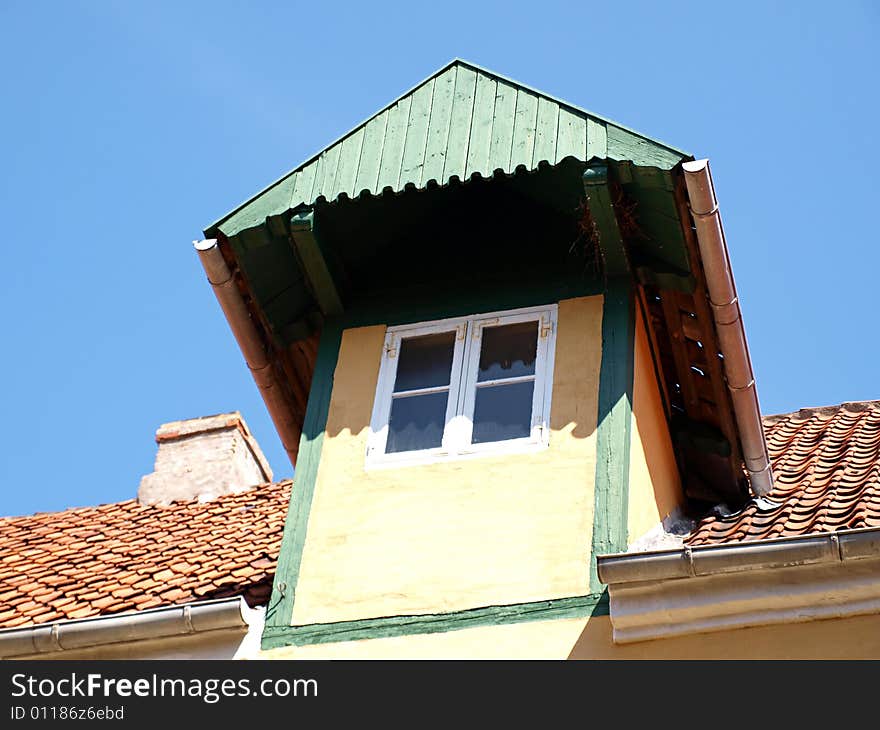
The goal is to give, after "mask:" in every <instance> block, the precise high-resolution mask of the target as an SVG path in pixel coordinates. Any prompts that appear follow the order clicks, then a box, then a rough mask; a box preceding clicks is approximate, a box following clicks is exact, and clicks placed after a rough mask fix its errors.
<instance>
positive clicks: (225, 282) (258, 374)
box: [193, 238, 301, 467]
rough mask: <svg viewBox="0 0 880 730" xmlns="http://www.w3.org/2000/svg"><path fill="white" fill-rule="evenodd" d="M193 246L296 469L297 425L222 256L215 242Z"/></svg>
mask: <svg viewBox="0 0 880 730" xmlns="http://www.w3.org/2000/svg"><path fill="white" fill-rule="evenodd" d="M193 245H194V246H195V249H196V251H197V252H198V254H199V258H200V259H201V261H202V266H203V267H204V269H205V273H206V274H207V275H208V282H209V283H210V284H211V288H212V289H213V290H214V294H215V295H216V297H217V301H218V302H220V307H221V308H222V309H223V314H225V315H226V321H227V322H228V323H229V327H230V329H231V330H232V334H233V335H235V339H236V341H237V342H238V346H239V348H240V349H241V352H242V354H243V355H244V359H245V362H246V363H247V366H248V368H249V369H250V371H251V375H252V376H253V378H254V381H255V382H256V384H257V388H258V389H259V391H260V395H261V396H262V397H263V402H264V403H265V404H266V408H268V409H269V415H270V416H271V417H272V422H273V423H274V424H275V429H276V430H277V431H278V435H279V437H280V438H281V443H282V445H283V446H284V450H285V451H286V452H287V456H288V458H289V459H290V463H291V464H293V465H294V467H295V466H296V454H297V451H298V450H299V437H300V434H301V427H300V424H299V423H298V421H297V419H296V417H295V416H294V414H293V411H292V410H291V408H290V404H289V403H288V402H287V399H286V398H285V397H284V394H283V393H282V392H281V386H280V384H279V383H278V381H277V379H276V376H275V369H274V368H273V367H272V363H271V362H270V361H269V357H268V355H267V353H266V348H265V347H264V346H263V342H262V340H261V339H260V335H259V333H258V332H257V328H256V327H255V326H254V323H253V321H252V320H251V316H250V313H249V312H248V310H247V306H246V305H245V303H244V299H242V296H241V292H239V290H238V287H237V286H236V284H235V280H234V279H233V276H232V272H231V271H230V270H229V266H227V265H226V261H225V260H224V258H223V254H221V253H220V247H219V246H218V245H217V239H216V238H208V239H205V240H204V241H193Z"/></svg>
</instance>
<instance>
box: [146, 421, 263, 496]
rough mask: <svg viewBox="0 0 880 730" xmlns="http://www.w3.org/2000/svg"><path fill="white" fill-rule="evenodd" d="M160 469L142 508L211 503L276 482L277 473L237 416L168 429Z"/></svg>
mask: <svg viewBox="0 0 880 730" xmlns="http://www.w3.org/2000/svg"><path fill="white" fill-rule="evenodd" d="M156 443H157V444H159V450H158V452H157V453H156V464H155V466H154V467H153V473H152V474H147V475H146V476H145V477H144V478H143V479H141V485H140V487H139V488H138V502H140V503H141V504H169V503H170V502H174V501H176V500H184V501H192V500H198V501H199V502H207V501H209V500H212V499H215V498H217V497H219V496H221V495H223V494H232V493H235V492H244V491H246V490H248V489H250V488H252V487H255V486H256V485H258V484H264V483H266V482H271V481H272V470H271V469H270V468H269V463H268V462H267V461H266V457H265V456H263V452H262V451H260V447H259V446H258V445H257V442H256V440H255V439H254V437H253V436H252V435H251V432H250V431H249V430H248V427H247V424H246V423H245V422H244V419H243V418H242V417H241V414H240V413H239V412H238V411H234V412H232V413H221V414H219V415H217V416H204V417H202V418H190V419H187V420H185V421H172V422H171V423H163V424H162V425H161V426H160V427H159V430H158V431H156Z"/></svg>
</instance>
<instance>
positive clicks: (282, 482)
mask: <svg viewBox="0 0 880 730" xmlns="http://www.w3.org/2000/svg"><path fill="white" fill-rule="evenodd" d="M288 484H290V485H292V484H293V479H292V478H290V477H288V478H287V479H278V480H276V481H272V482H261V483H260V484H255V485H253V486H251V487H248V488H247V489H245V490H243V491H241V492H230V493H229V494H221V495H220V496H219V497H215V498H214V499H211V500H208V501H205V502H200V501H198V500H197V499H176V500H174V501H173V502H170V503H168V504H144V505H140V506H141V507H143V508H144V509H158V510H168V509H169V508H174V507H180V506H182V505H194V506H200V505H211V504H215V503H217V502H218V501H220V500H227V501H232V499H234V498H236V497H242V496H243V495H247V494H252V493H254V492H258V491H260V490H266V491H268V488H270V487H284V486H287V485H288ZM132 503H134V504H135V505H136V504H137V503H138V501H137V498H136V497H133V498H131V499H123V500H120V501H119V502H101V503H100V504H91V505H81V506H78V507H67V508H66V509H60V510H47V511H44V512H31V513H29V514H24V515H5V516H0V525H3V524H8V523H10V522H12V521H17V520H29V519H32V518H34V517H47V516H50V515H69V514H75V513H79V512H95V511H99V510H101V509H102V508H104V507H121V506H123V505H126V506H130V505H131V504H132Z"/></svg>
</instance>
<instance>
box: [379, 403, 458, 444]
mask: <svg viewBox="0 0 880 730" xmlns="http://www.w3.org/2000/svg"><path fill="white" fill-rule="evenodd" d="M448 396H449V393H448V391H447V392H443V393H428V394H426V395H411V396H408V397H406V398H394V399H393V400H392V401H391V418H390V420H389V423H388V442H387V444H386V446H385V453H386V454H393V453H396V452H398V451H415V450H416V449H432V448H436V447H437V446H440V445H441V442H442V440H443V428H444V426H445V425H446V401H447V399H448Z"/></svg>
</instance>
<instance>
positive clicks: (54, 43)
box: [0, 0, 880, 514]
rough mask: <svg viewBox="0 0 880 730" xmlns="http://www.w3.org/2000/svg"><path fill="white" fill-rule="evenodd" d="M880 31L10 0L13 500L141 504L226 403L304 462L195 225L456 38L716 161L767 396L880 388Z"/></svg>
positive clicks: (786, 400)
mask: <svg viewBox="0 0 880 730" xmlns="http://www.w3.org/2000/svg"><path fill="white" fill-rule="evenodd" d="M722 5H723V7H722ZM716 6H717V7H716ZM878 32H880V10H878V6H877V5H876V4H875V3H873V2H871V1H870V0H866V1H865V2H838V3H835V4H833V6H829V5H828V4H827V3H814V2H804V3H790V4H787V5H786V4H773V3H747V2H737V3H724V4H721V3H705V2H701V3H692V4H691V3H649V2H645V3H638V2H629V3H608V2H603V3H591V2H577V3H574V2H571V3H560V2H552V1H550V0H545V2H542V3H538V4H534V3H529V4H521V5H519V4H516V3H509V2H508V3H474V2H467V3H464V2H449V1H448V2H444V3H413V2H405V3H399V4H395V3H382V2H374V3H357V4H355V3H351V4H340V3H332V4H330V3H294V2H288V3H282V2H277V3H269V2H250V3H247V4H245V3H238V2H218V1H214V2H210V3H200V2H187V3H176V2H175V3H171V2H162V1H159V0H156V1H154V2H150V3H135V2H125V3H123V2H100V1H98V0H95V1H93V2H75V1H74V0H71V1H69V2H64V3H61V2H46V1H34V0H30V1H28V2H20V1H18V0H3V2H2V3H0V64H2V68H3V72H2V75H0V92H2V104H3V110H4V111H3V114H2V116H0V140H2V143H0V145H2V146H0V161H2V167H3V174H2V176H0V214H2V220H3V223H4V226H3V245H2V251H3V256H4V262H3V264H4V265H3V269H4V271H3V278H2V281H3V283H2V286H0V313H2V314H0V316H2V326H3V335H4V337H3V343H4V346H3V355H4V356H3V357H2V358H0V383H2V387H3V398H2V403H3V404H4V409H3V418H2V421H0V443H2V444H3V451H2V456H0V514H25V513H29V512H34V511H48V510H57V509H63V508H65V507H69V506H78V505H88V504H97V503H101V502H110V501H118V500H123V499H128V498H131V497H133V496H134V495H135V493H136V490H137V486H138V482H139V480H140V478H141V476H142V475H144V474H146V473H148V472H150V471H151V470H152V463H153V458H154V456H155V449H156V447H155V443H154V442H153V435H154V432H155V430H156V428H157V427H158V426H159V424H161V423H163V422H166V421H170V420H175V419H179V418H189V417H194V416H198V415H204V414H211V413H218V412H221V411H227V410H235V409H238V410H240V411H242V413H243V414H244V416H245V419H246V420H247V421H248V423H249V425H250V427H251V429H252V430H253V431H254V433H255V435H256V437H257V439H258V440H259V442H260V444H261V445H262V447H263V449H264V451H265V452H266V454H267V456H268V458H269V461H270V463H271V464H272V466H273V468H274V469H275V471H276V476H279V477H283V476H289V475H290V474H291V472H292V469H291V467H290V465H289V463H288V462H287V461H286V457H285V456H284V452H283V450H282V449H281V446H280V443H279V441H278V439H277V437H276V436H275V434H274V431H273V429H272V425H271V422H270V421H269V418H268V415H267V414H266V413H265V409H264V407H263V405H262V401H261V400H260V398H259V395H258V393H257V390H256V387H255V386H254V384H253V381H252V380H251V378H250V375H249V374H248V372H247V368H246V367H245V365H244V362H243V360H242V358H241V355H240V353H239V352H238V350H237V348H236V345H235V343H234V340H233V338H232V336H231V334H230V333H229V331H228V329H227V326H226V324H225V321H224V320H223V318H222V315H221V313H220V310H219V307H218V305H217V303H216V301H215V299H214V297H213V295H212V294H211V292H210V289H209V288H208V285H207V283H206V282H205V280H204V275H203V272H202V271H201V268H200V266H199V263H198V260H197V258H196V256H195V254H194V252H193V250H192V244H191V242H192V240H193V239H195V238H199V237H200V232H201V230H202V229H203V228H204V227H205V226H206V225H207V224H208V223H210V222H212V221H213V220H215V219H216V218H217V217H219V216H220V215H222V214H223V213H225V212H226V211H228V210H229V209H231V208H233V207H234V206H236V205H237V204H238V203H240V202H241V201H243V200H244V199H246V198H248V197H250V196H251V195H252V194H253V193H255V192H257V191H258V190H259V189H261V188H262V187H264V186H265V185H266V184H267V183H269V182H271V181H272V180H274V179H276V178H277V177H278V176H279V175H281V174H282V173H284V172H286V171H287V170H289V169H291V168H293V167H295V166H296V165H297V164H298V163H299V162H301V161H303V160H304V159H305V158H306V157H308V156H310V155H311V154H313V153H314V152H316V151H317V150H319V149H321V148H322V147H323V146H324V145H325V144H326V143H328V142H330V141H331V140H333V139H335V138H336V137H337V136H338V135H339V134H341V133H343V132H345V131H347V130H348V129H349V128H350V127H352V126H353V125H354V124H356V123H357V122H359V121H361V120H362V119H363V118H365V117H367V116H369V115H370V114H371V113H372V112H374V111H376V110H377V109H379V108H380V107H381V106H383V105H384V104H386V103H387V102H388V101H390V100H391V99H392V98H394V97H395V96H397V95H398V94H400V93H401V92H403V91H404V90H406V89H408V88H409V87H410V86H412V85H413V84H414V83H415V82H417V81H419V80H420V79H422V78H423V77H425V76H427V75H429V74H430V73H431V72H433V71H434V70H435V69H437V68H438V67H440V66H442V65H443V64H445V63H446V62H447V61H449V60H450V59H451V58H453V57H456V56H459V57H463V58H466V59H468V60H471V61H474V62H476V63H479V64H482V65H484V66H486V67H488V68H490V69H493V70H496V71H498V72H500V73H503V74H505V75H507V76H511V77H513V78H515V79H518V80H520V81H522V82H524V83H527V84H530V85H532V86H535V87H537V88H539V89H542V90H544V91H546V92H548V93H551V94H555V95H558V96H561V97H562V98H564V99H568V100H570V101H571V102H573V103H575V104H578V105H580V106H583V107H585V108H587V109H590V110H593V111H595V112H597V113H599V114H602V115H604V116H606V117H610V118H612V119H615V120H617V121H619V122H621V123H623V124H625V125H627V126H630V127H634V128H635V129H638V130H640V131H642V132H644V133H646V134H648V135H650V136H653V137H656V138H659V139H661V140H664V141H666V142H668V143H670V144H673V145H675V146H677V147H681V148H684V149H687V150H689V151H690V152H692V153H693V154H694V155H696V156H698V157H709V158H710V159H711V161H712V169H713V174H714V177H715V183H716V188H717V190H718V194H719V199H720V203H721V210H722V214H723V216H724V222H725V229H726V233H727V239H728V244H729V246H730V249H731V259H732V263H733V267H734V271H735V274H736V280H737V286H738V289H739V293H740V298H741V300H742V306H743V310H744V314H745V320H746V328H747V332H748V336H749V345H750V349H751V355H752V361H753V365H754V367H755V371H756V374H757V381H758V387H759V392H760V398H761V405H762V410H763V412H764V413H768V414H769V413H778V412H785V411H791V410H796V409H797V408H800V407H802V406H815V405H826V404H833V403H839V402H842V401H848V400H868V399H877V398H880V379H878V377H877V375H876V373H877V368H876V365H875V363H876V361H877V360H878V357H880V341H878V337H877V327H876V324H875V318H876V314H875V312H876V310H877V307H876V305H875V303H874V297H875V296H876V293H877V288H878V277H877V271H878V265H880V253H878V250H880V245H878V244H880V237H878V235H877V233H876V226H875V223H874V221H873V217H874V216H873V214H874V212H875V210H876V200H875V196H876V188H877V185H876V170H877V169H880V151H878V150H880V145H878V144H877V140H876V120H877V118H878V116H880V104H878V81H877V73H878V69H880V52H878V44H877V43H876V38H877V35H878Z"/></svg>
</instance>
